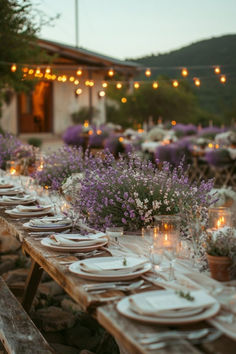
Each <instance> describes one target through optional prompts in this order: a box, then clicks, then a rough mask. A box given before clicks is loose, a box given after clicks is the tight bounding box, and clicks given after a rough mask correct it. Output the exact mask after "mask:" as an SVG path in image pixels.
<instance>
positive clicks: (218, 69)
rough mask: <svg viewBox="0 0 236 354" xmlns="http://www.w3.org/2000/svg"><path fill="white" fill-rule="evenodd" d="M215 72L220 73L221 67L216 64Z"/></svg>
mask: <svg viewBox="0 0 236 354" xmlns="http://www.w3.org/2000/svg"><path fill="white" fill-rule="evenodd" d="M214 72H215V74H220V67H219V66H216V67H215V69H214Z"/></svg>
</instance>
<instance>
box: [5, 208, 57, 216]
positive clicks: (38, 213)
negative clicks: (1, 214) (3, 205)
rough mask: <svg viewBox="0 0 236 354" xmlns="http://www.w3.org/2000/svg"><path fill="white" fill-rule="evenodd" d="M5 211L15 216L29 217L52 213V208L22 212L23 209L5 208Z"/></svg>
mask: <svg viewBox="0 0 236 354" xmlns="http://www.w3.org/2000/svg"><path fill="white" fill-rule="evenodd" d="M5 213H6V214H8V215H10V216H11V217H13V218H19V217H22V218H27V217H29V218H30V217H31V216H44V215H47V214H51V213H52V210H41V211H32V212H21V211H17V210H14V209H12V210H5Z"/></svg>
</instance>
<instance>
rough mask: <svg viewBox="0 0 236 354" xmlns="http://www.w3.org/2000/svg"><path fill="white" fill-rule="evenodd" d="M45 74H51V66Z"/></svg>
mask: <svg viewBox="0 0 236 354" xmlns="http://www.w3.org/2000/svg"><path fill="white" fill-rule="evenodd" d="M45 73H46V74H51V68H50V67H49V66H48V67H47V68H46V70H45Z"/></svg>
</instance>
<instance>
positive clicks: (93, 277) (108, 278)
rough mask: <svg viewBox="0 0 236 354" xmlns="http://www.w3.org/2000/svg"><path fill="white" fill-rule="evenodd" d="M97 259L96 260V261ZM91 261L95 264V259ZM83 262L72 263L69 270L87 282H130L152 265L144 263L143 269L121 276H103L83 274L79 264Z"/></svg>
mask: <svg viewBox="0 0 236 354" xmlns="http://www.w3.org/2000/svg"><path fill="white" fill-rule="evenodd" d="M98 259H99V260H101V257H100V258H98ZM98 259H97V260H98ZM91 260H93V261H94V262H96V258H91ZM83 262H84V261H78V262H75V263H72V264H71V265H70V266H69V270H70V271H71V272H72V273H74V274H76V275H78V276H79V277H80V278H83V279H89V280H97V281H113V280H131V279H135V278H138V277H139V276H140V275H142V274H144V273H146V272H148V271H149V270H150V269H151V267H152V265H151V264H150V263H146V264H144V266H143V268H141V269H139V270H137V271H135V272H127V273H123V272H122V274H121V273H120V274H119V273H118V272H117V274H113V275H105V274H93V273H88V272H84V271H83V270H82V269H81V266H80V263H83Z"/></svg>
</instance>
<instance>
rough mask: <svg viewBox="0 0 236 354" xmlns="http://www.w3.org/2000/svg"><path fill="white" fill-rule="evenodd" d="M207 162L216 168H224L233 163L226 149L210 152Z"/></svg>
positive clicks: (207, 154)
mask: <svg viewBox="0 0 236 354" xmlns="http://www.w3.org/2000/svg"><path fill="white" fill-rule="evenodd" d="M205 159H206V161H207V162H208V163H209V164H210V165H212V166H216V167H220V166H221V167H224V166H225V165H228V164H230V163H232V160H231V158H230V155H229V152H228V150H226V149H216V150H211V151H208V152H207V153H206V155H205Z"/></svg>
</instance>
